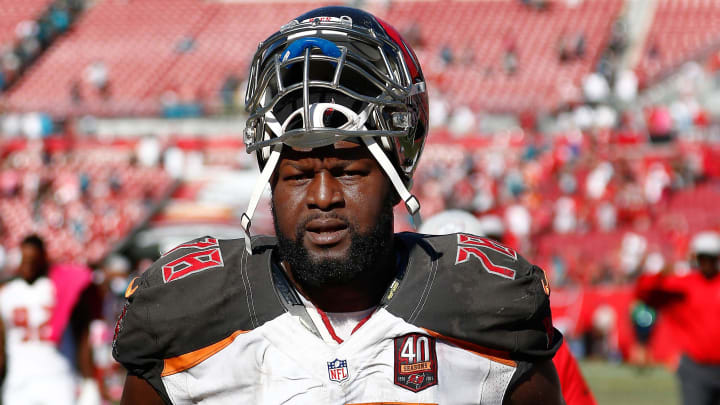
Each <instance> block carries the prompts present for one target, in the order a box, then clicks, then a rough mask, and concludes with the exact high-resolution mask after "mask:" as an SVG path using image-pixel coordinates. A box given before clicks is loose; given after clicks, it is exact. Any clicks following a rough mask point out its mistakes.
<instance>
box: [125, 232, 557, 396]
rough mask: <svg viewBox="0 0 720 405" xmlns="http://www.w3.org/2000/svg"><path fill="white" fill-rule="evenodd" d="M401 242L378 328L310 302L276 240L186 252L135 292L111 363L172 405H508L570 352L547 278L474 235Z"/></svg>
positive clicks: (190, 247)
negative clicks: (281, 259)
mask: <svg viewBox="0 0 720 405" xmlns="http://www.w3.org/2000/svg"><path fill="white" fill-rule="evenodd" d="M397 242H398V243H397V245H396V246H398V262H399V264H400V266H399V269H397V274H396V279H395V280H394V281H393V282H392V283H391V285H390V286H389V288H388V290H387V292H386V293H385V295H384V297H383V299H382V300H381V302H380V303H379V305H378V307H377V309H376V310H375V311H374V312H371V313H370V316H369V317H365V314H366V312H364V311H359V312H357V313H350V314H345V315H347V316H339V315H338V314H326V313H324V312H322V311H321V310H320V309H318V308H315V307H314V306H313V305H312V304H311V303H310V302H308V301H307V300H305V299H303V298H302V297H301V296H300V295H299V294H298V292H297V291H296V290H295V289H294V288H293V286H292V283H290V281H289V280H288V278H287V277H286V276H285V274H284V272H283V271H282V269H280V267H279V266H277V265H275V264H274V263H273V259H272V250H273V248H274V240H272V239H269V238H258V239H256V240H255V241H254V242H253V248H254V249H256V250H257V252H255V253H254V254H253V255H248V254H247V251H246V250H245V248H244V245H243V243H242V240H218V239H215V238H212V237H205V238H200V239H198V240H195V241H191V242H188V243H185V244H183V245H180V246H178V247H177V248H176V249H174V250H172V251H171V252H169V253H168V254H166V255H165V256H164V257H163V258H161V259H160V260H159V261H158V262H156V263H155V264H154V265H153V266H152V267H151V268H150V269H149V270H148V271H146V272H145V273H144V274H143V276H141V277H140V278H138V279H136V280H133V282H131V284H130V286H129V287H128V291H127V292H126V296H127V297H128V302H127V304H126V306H125V309H124V311H123V315H122V316H121V317H120V319H119V320H118V323H117V326H116V328H115V339H114V341H113V355H114V356H115V358H116V359H117V360H118V361H119V362H121V363H122V364H123V365H124V366H125V367H126V368H127V369H128V372H129V373H130V374H132V375H136V376H139V377H141V378H143V379H145V380H146V381H148V383H150V384H151V385H152V387H153V388H155V390H156V391H157V392H158V394H159V395H160V396H161V397H162V398H163V399H164V401H165V402H166V403H168V404H206V405H224V404H228V405H229V404H233V405H234V404H313V405H314V404H331V405H349V404H355V405H359V404H367V405H369V404H376V405H380V404H443V405H452V404H481V405H501V404H502V403H503V398H504V397H505V396H506V394H507V392H509V391H510V390H511V389H512V387H513V386H514V385H513V384H515V383H516V382H517V381H520V380H521V379H522V378H523V376H524V375H525V374H526V373H527V372H528V371H529V370H530V369H531V367H532V365H531V363H532V362H533V361H534V360H533V359H549V358H551V357H552V355H553V354H554V352H555V351H556V350H557V347H558V346H559V345H560V343H561V341H562V339H561V335H560V334H559V333H557V331H556V330H555V329H554V328H553V327H552V323H551V321H550V308H549V302H548V293H549V291H548V290H547V288H546V283H547V281H546V280H545V278H544V273H543V272H542V270H540V269H538V268H537V267H535V266H532V265H530V264H529V263H527V262H526V261H525V260H524V259H522V258H521V257H520V256H518V255H517V254H516V253H515V252H514V251H512V250H511V249H508V248H506V247H504V246H501V245H498V244H494V243H493V242H491V241H488V240H486V239H481V238H478V237H475V236H472V235H467V234H458V235H449V236H427V235H418V234H400V235H398V236H397ZM355 321H357V322H356V325H355V326H354V327H353V326H352V325H348V323H352V322H355ZM332 322H335V325H333V323H332ZM335 326H337V330H336V329H335Z"/></svg>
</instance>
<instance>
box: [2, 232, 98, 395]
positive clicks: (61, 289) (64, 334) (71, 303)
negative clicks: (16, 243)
mask: <svg viewBox="0 0 720 405" xmlns="http://www.w3.org/2000/svg"><path fill="white" fill-rule="evenodd" d="M20 248H21V253H22V261H21V263H20V266H19V268H18V272H17V276H16V277H15V278H13V279H11V280H9V281H7V282H6V283H4V284H3V285H2V287H0V340H1V341H3V342H4V344H3V345H0V369H2V370H3V371H4V379H3V381H2V383H3V384H2V401H3V402H2V403H3V404H5V405H11V404H27V405H46V404H47V405H50V404H52V405H65V404H67V405H73V404H79V405H80V404H82V405H99V402H100V395H99V389H98V387H97V384H96V383H95V382H94V380H93V378H92V377H93V371H92V370H93V367H92V356H91V354H90V345H89V344H88V342H87V326H88V323H89V316H88V314H89V312H88V308H86V306H85V305H87V303H88V302H89V295H88V294H83V293H84V292H85V290H86V287H87V285H88V283H87V281H83V276H82V275H80V276H79V277H78V276H76V275H75V273H80V270H76V269H72V268H67V267H62V266H61V267H57V268H52V266H50V263H49V262H48V258H47V255H46V253H45V244H44V242H43V240H42V239H41V238H40V237H38V236H35V235H31V236H28V237H26V238H25V239H24V240H23V241H22V243H21V245H20ZM51 273H52V276H51ZM68 274H73V276H71V277H68ZM87 275H88V276H89V274H87ZM59 280H63V281H64V284H63V282H60V281H59ZM61 345H63V346H65V347H68V348H69V351H70V353H63V352H61V350H60V346H61ZM68 355H70V356H73V355H74V357H73V358H70V357H68ZM76 365H77V369H78V371H79V374H80V377H81V378H78V374H77V373H76V371H75V369H76V367H75V366H76ZM78 390H79V391H80V396H79V397H78V396H77V392H78Z"/></svg>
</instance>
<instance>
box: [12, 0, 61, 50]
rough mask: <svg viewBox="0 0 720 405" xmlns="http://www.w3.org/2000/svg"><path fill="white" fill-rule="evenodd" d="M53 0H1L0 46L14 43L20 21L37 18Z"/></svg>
mask: <svg viewBox="0 0 720 405" xmlns="http://www.w3.org/2000/svg"><path fill="white" fill-rule="evenodd" d="M51 1H52V0H28V1H13V0H2V1H0V46H2V45H12V44H13V43H14V42H15V39H16V38H17V35H16V32H15V30H16V27H17V25H18V23H20V22H22V21H26V20H32V19H35V18H36V17H38V16H39V15H40V13H42V12H43V11H44V10H45V8H46V7H47V5H48V4H50V3H51Z"/></svg>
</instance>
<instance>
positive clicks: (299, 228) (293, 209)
mask: <svg viewBox="0 0 720 405" xmlns="http://www.w3.org/2000/svg"><path fill="white" fill-rule="evenodd" d="M389 195H390V183H389V182H388V180H387V179H386V177H385V175H384V174H383V172H382V169H381V168H380V167H379V165H378V164H377V162H376V161H375V159H374V158H373V157H372V155H370V152H369V151H368V150H367V148H365V147H364V146H361V145H357V144H354V143H351V142H339V143H337V144H335V145H334V146H327V147H323V148H316V149H313V150H312V151H307V152H300V151H296V150H293V149H291V148H289V147H288V148H285V149H284V152H283V155H282V158H281V160H280V163H279V165H278V168H277V173H276V176H275V179H274V181H273V215H274V219H275V230H276V233H277V234H278V239H279V242H280V243H279V244H280V249H281V254H283V255H284V256H287V257H284V259H286V260H291V263H290V264H291V267H292V268H293V272H296V270H298V267H299V266H301V265H303V264H306V265H308V266H310V268H309V269H308V272H312V273H313V274H310V275H308V277H311V278H312V277H319V278H318V279H317V280H314V282H313V280H305V281H306V282H309V283H310V284H319V285H322V284H323V283H343V282H345V281H349V280H351V279H352V277H353V275H356V273H358V272H361V271H362V270H363V269H361V268H359V267H358V266H356V265H357V264H358V263H360V262H368V265H371V263H372V261H373V257H369V258H368V257H367V256H372V255H375V254H380V253H381V252H379V251H378V249H380V250H382V248H383V244H385V245H387V244H389V243H388V241H387V238H391V237H392V202H391V199H390V198H389ZM375 245H379V246H375ZM293 258H294V259H295V260H294V261H295V263H292V259H293ZM375 259H376V258H375ZM302 262H309V263H302ZM352 267H354V270H353V269H351V268H352ZM323 268H324V270H323ZM313 269H314V270H313ZM323 271H327V272H328V273H333V274H327V275H325V276H322V275H321V274H319V273H322V272H323ZM296 275H297V274H296ZM300 278H302V276H301V277H300ZM298 281H303V280H298Z"/></svg>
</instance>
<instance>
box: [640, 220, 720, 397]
mask: <svg viewBox="0 0 720 405" xmlns="http://www.w3.org/2000/svg"><path fill="white" fill-rule="evenodd" d="M691 249H692V253H693V261H694V262H695V263H694V264H695V267H696V271H692V272H690V273H688V274H683V275H678V274H666V272H659V273H657V274H644V275H642V276H640V278H639V279H638V281H637V285H636V290H635V293H636V295H637V297H638V298H639V299H640V300H642V301H644V302H645V303H647V304H648V305H650V306H652V307H654V308H656V309H658V310H659V311H660V316H662V317H665V319H666V320H667V321H668V322H672V323H673V326H674V331H675V333H676V336H677V342H678V345H679V347H680V349H681V352H682V357H681V359H680V365H679V367H678V370H677V374H678V378H679V380H680V387H681V393H682V398H683V404H685V405H690V404H692V405H718V404H720V345H718V342H720V317H719V316H718V315H719V314H720V313H719V312H718V308H720V276H718V273H719V272H720V266H719V264H720V262H719V261H718V257H720V235H719V234H718V233H716V232H709V231H707V232H701V233H699V234H697V235H696V236H695V237H694V238H693V240H692V242H691Z"/></svg>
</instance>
